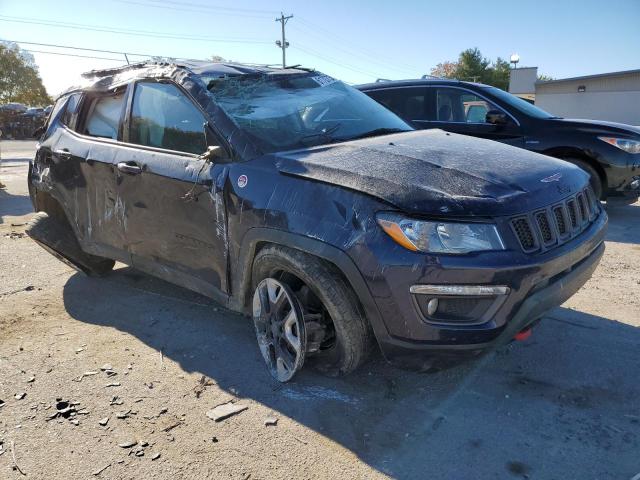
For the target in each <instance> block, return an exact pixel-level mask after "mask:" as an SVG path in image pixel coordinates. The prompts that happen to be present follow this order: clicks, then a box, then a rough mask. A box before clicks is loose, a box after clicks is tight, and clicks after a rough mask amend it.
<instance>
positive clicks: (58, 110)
mask: <svg viewBox="0 0 640 480" xmlns="http://www.w3.org/2000/svg"><path fill="white" fill-rule="evenodd" d="M68 100H69V97H68V96H66V97H60V98H59V99H58V100H56V103H55V105H54V106H53V109H52V110H51V113H49V118H48V119H47V130H46V132H45V133H44V135H43V137H42V138H48V137H49V136H50V135H51V134H52V133H53V131H54V130H55V126H56V125H57V124H58V120H59V119H60V116H61V115H62V113H63V112H64V107H65V106H66V105H67V101H68Z"/></svg>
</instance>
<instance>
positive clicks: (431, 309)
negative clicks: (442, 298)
mask: <svg viewBox="0 0 640 480" xmlns="http://www.w3.org/2000/svg"><path fill="white" fill-rule="evenodd" d="M437 310H438V299H437V298H432V299H431V300H429V303H427V314H428V315H429V316H430V317H432V316H433V315H434V314H435V313H436V311H437Z"/></svg>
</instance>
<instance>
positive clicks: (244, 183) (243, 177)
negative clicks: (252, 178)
mask: <svg viewBox="0 0 640 480" xmlns="http://www.w3.org/2000/svg"><path fill="white" fill-rule="evenodd" d="M247 183H249V179H248V178H247V176H246V175H240V176H239V177H238V186H239V187H240V188H244V187H246V186H247Z"/></svg>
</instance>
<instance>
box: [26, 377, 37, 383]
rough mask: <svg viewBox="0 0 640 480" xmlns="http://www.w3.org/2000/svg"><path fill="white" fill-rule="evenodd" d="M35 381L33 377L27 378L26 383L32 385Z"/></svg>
mask: <svg viewBox="0 0 640 480" xmlns="http://www.w3.org/2000/svg"><path fill="white" fill-rule="evenodd" d="M35 381H36V377H34V376H33V375H32V376H30V377H29V378H27V383H33V382H35Z"/></svg>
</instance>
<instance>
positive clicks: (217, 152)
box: [198, 145, 225, 162]
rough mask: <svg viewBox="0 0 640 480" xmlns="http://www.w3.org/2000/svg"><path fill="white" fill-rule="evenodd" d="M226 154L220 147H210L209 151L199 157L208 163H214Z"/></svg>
mask: <svg viewBox="0 0 640 480" xmlns="http://www.w3.org/2000/svg"><path fill="white" fill-rule="evenodd" d="M224 156H225V152H224V149H223V148H222V147H219V146H218V145H210V146H208V147H207V151H206V152H204V153H203V154H201V155H198V158H199V159H200V160H206V161H207V162H213V161H214V160H215V159H216V158H224Z"/></svg>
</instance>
